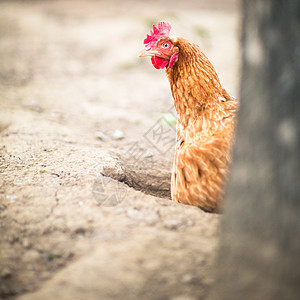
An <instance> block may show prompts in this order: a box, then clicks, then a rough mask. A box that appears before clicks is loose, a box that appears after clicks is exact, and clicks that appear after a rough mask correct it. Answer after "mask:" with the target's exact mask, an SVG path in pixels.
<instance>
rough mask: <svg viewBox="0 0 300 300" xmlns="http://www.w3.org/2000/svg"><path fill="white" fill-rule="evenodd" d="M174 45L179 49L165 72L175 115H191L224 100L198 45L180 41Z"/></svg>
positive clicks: (214, 74)
mask: <svg viewBox="0 0 300 300" xmlns="http://www.w3.org/2000/svg"><path fill="white" fill-rule="evenodd" d="M175 45H176V46H177V47H178V48H179V54H178V60H177V62H176V63H175V64H174V66H173V67H172V68H167V69H166V73H167V76H168V79H169V81H170V85H171V91H172V95H173V98H174V102H175V107H176V110H177V112H178V113H179V114H181V113H184V114H185V115H191V116H192V115H193V114H194V113H197V114H198V111H199V110H203V109H204V108H205V107H206V106H210V105H211V104H213V103H214V102H217V101H218V99H219V97H224V90H223V88H222V86H221V83H220V80H219V77H218V75H217V73H216V71H215V69H214V67H213V65H212V64H211V63H210V61H209V60H208V58H207V57H206V56H205V54H204V53H203V52H202V50H201V49H200V47H199V46H198V45H196V44H193V43H191V42H189V41H187V40H185V39H183V38H178V39H177V41H176V44H175Z"/></svg>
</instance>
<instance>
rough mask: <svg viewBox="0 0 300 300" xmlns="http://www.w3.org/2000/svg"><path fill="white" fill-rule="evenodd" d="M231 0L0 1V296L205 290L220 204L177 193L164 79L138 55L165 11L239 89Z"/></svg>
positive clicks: (176, 295)
mask: <svg viewBox="0 0 300 300" xmlns="http://www.w3.org/2000/svg"><path fill="white" fill-rule="evenodd" d="M189 2H191V4H189ZM210 2H213V3H211V4H209V3H210ZM235 2H236V1H233V0H232V1H199V2H197V4H193V3H194V1H184V4H182V3H181V4H177V3H176V2H175V3H174V2H172V1H166V2H164V4H161V3H160V2H159V1H149V2H148V1H147V2H146V1H145V2H142V1H126V2H125V1H123V2H121V1H120V2H119V1H24V2H14V1H7V2H5V1H1V3H0V97H1V99H0V172H1V173H0V176H1V177H0V243H1V245H0V251H1V252H0V298H1V297H2V298H3V299H28V300H29V299H49V300H50V299H76V300H77V299H78V300H81V299H92V300H93V299H173V300H175V299H177V300H179V299H205V297H206V295H207V293H208V292H209V287H210V285H211V283H212V280H213V279H212V278H213V276H212V264H213V259H214V255H215V253H216V249H217V245H218V227H219V221H220V216H219V215H214V214H207V213H205V212H203V211H201V210H199V209H197V208H196V207H190V206H185V205H180V204H177V203H173V202H172V201H170V200H169V178H170V172H171V164H172V159H173V146H174V138H175V131H174V125H173V124H172V114H174V109H173V105H172V98H171V94H170V91H169V84H168V81H167V79H166V78H165V74H164V72H163V71H157V70H155V69H154V68H153V67H152V65H151V63H150V62H149V59H138V58H137V55H138V53H139V51H140V50H141V48H142V46H143V43H142V41H143V39H144V37H145V35H146V33H147V32H148V30H149V28H150V26H151V24H152V22H153V21H157V20H167V21H169V22H170V23H171V24H172V26H173V28H172V33H173V34H176V35H181V36H184V37H186V38H188V39H190V40H193V41H194V42H197V43H199V44H200V45H201V46H202V48H203V49H204V51H205V52H206V54H207V56H208V57H209V58H210V59H211V60H212V62H213V64H214V65H215V67H216V69H217V71H218V73H219V75H220V78H221V81H222V83H223V85H224V86H225V87H226V88H227V90H228V91H229V92H230V93H231V94H233V95H235V96H236V95H237V84H238V81H237V79H238V75H237V70H238V40H237V36H238V32H237V29H238V13H237V7H236V5H235ZM166 120H167V121H168V122H164V121H166ZM170 120H171V121H170ZM104 175H105V176H104ZM112 178H114V179H112ZM124 295H126V296H124Z"/></svg>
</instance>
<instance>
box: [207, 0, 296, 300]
mask: <svg viewBox="0 0 300 300" xmlns="http://www.w3.org/2000/svg"><path fill="white" fill-rule="evenodd" d="M242 14H243V15H242V17H243V24H242V26H243V28H242V68H243V70H242V80H241V106H240V113H239V123H238V127H237V138H236V145H235V149H234V155H233V166H232V174H231V180H230V182H229V186H228V191H227V198H226V203H225V207H224V220H223V224H222V225H223V227H222V234H221V246H220V251H219V257H218V260H217V266H216V268H217V276H216V283H215V286H214V287H213V292H212V294H213V295H211V296H212V297H211V298H213V299H222V300H227V299H230V300H235V299H238V300H240V299H243V300H247V299H249V300H250V299H251V300H253V299H258V300H260V299H263V300H270V299H272V300H274V299H280V300H285V299H295V300H296V299H300V177H299V176H300V175H299V173H300V165H299V155H300V141H299V139H300V82H299V79H300V1H299V0H285V1H282V0H244V1H243V2H242Z"/></svg>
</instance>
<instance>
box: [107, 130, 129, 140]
mask: <svg viewBox="0 0 300 300" xmlns="http://www.w3.org/2000/svg"><path fill="white" fill-rule="evenodd" d="M110 136H111V138H112V139H113V140H122V139H124V137H125V135H124V132H123V131H122V130H118V129H117V130H115V131H113V132H112V133H111V134H110Z"/></svg>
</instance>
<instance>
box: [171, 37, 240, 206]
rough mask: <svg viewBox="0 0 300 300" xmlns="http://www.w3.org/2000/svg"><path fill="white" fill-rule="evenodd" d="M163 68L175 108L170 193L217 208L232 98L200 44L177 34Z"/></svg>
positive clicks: (226, 159)
mask: <svg viewBox="0 0 300 300" xmlns="http://www.w3.org/2000/svg"><path fill="white" fill-rule="evenodd" d="M174 45H175V46H177V47H178V48H179V54H178V60H177V62H176V63H175V64H174V65H173V66H172V68H167V69H166V73H167V76H168V79H169V81H170V86H171V90H172V95H173V98H174V103H175V108H176V111H177V114H178V119H177V136H176V140H177V143H176V152H175V160H174V166H173V174H172V181H171V194H172V199H173V200H176V201H178V202H182V203H186V204H192V205H197V206H201V207H202V208H203V209H205V210H208V211H216V210H217V209H218V206H219V202H220V200H221V199H222V197H223V191H224V182H225V178H226V174H227V171H228V165H229V162H230V149H231V146H232V142H233V134H234V127H235V117H236V110H237V106H238V104H237V101H236V100H235V99H234V98H232V97H231V96H230V95H229V94H228V93H227V92H226V91H225V90H224V89H223V88H222V86H221V84H220V81H219V78H218V75H217V73H216V72H215V70H214V68H213V66H212V64H211V63H210V62H209V60H208V59H207V57H206V56H205V55H204V53H203V52H202V51H201V49H200V48H199V46H197V45H195V44H193V43H191V42H189V41H187V40H185V39H182V38H177V39H176V41H175V42H174Z"/></svg>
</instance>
